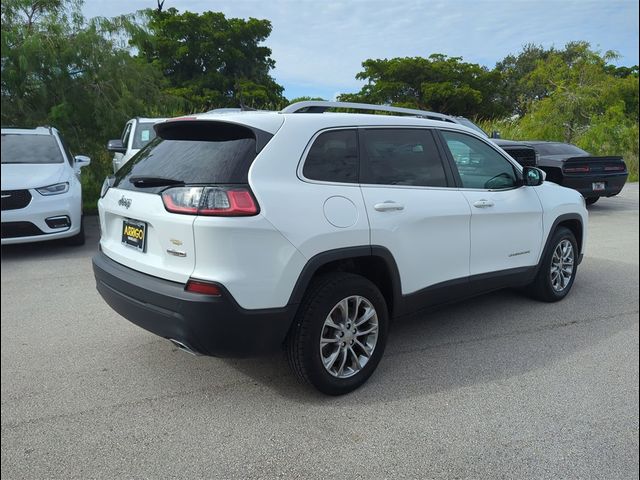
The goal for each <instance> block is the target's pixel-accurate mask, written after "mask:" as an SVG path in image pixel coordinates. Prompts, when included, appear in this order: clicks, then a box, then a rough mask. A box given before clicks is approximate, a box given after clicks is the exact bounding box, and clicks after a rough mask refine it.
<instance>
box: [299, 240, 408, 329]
mask: <svg viewBox="0 0 640 480" xmlns="http://www.w3.org/2000/svg"><path fill="white" fill-rule="evenodd" d="M330 272H349V273H355V274H357V275H362V276H363V277H365V278H367V279H368V280H370V281H371V282H373V283H374V284H375V285H376V287H378V289H379V290H380V292H381V293H382V296H383V297H384V299H385V301H386V302H387V307H388V310H389V317H390V318H392V317H393V316H394V311H395V309H396V308H397V307H398V304H399V300H400V298H401V295H402V293H401V292H402V289H401V284H400V273H399V271H398V266H397V265H396V262H395V259H394V258H393V255H392V254H391V252H390V251H389V250H388V249H387V248H385V247H381V246H377V245H362V246H355V247H345V248H338V249H334V250H329V251H327V252H322V253H319V254H317V255H315V256H314V257H312V258H311V259H309V261H308V262H307V263H306V265H305V266H304V268H303V269H302V272H301V273H300V275H299V276H298V280H297V281H296V284H295V286H294V288H293V291H292V293H291V296H290V297H289V305H292V304H293V305H298V304H300V303H301V302H302V298H303V296H304V294H305V292H306V291H307V288H308V287H309V284H310V283H311V281H312V280H313V279H314V278H315V277H317V276H319V275H323V274H325V273H330Z"/></svg>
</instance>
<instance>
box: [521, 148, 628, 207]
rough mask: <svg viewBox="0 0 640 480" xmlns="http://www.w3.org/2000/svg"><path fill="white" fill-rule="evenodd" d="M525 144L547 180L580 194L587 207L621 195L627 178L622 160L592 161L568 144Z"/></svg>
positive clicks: (614, 157)
mask: <svg viewBox="0 0 640 480" xmlns="http://www.w3.org/2000/svg"><path fill="white" fill-rule="evenodd" d="M526 143H527V144H528V145H531V146H532V147H533V148H534V149H535V150H536V152H537V153H538V165H539V167H540V168H541V169H542V170H544V171H545V172H546V174H547V180H549V181H551V182H555V183H557V184H558V185H563V186H565V187H568V188H573V189H575V190H577V191H579V192H580V193H581V194H582V195H583V196H584V197H585V199H586V202H587V205H591V204H594V203H596V202H597V201H598V199H600V197H612V196H614V195H617V194H618V193H620V191H621V190H622V187H624V184H625V182H626V181H627V177H628V176H629V172H628V171H627V165H626V164H625V162H624V159H623V158H622V157H618V156H613V157H594V156H592V155H591V154H590V153H588V152H585V151H584V150H582V149H581V148H578V147H576V146H575V145H571V144H570V143H561V142H542V141H527V142H526Z"/></svg>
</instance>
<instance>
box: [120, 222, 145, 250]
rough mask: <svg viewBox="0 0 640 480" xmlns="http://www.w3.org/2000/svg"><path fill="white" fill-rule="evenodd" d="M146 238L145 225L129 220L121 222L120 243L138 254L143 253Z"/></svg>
mask: <svg viewBox="0 0 640 480" xmlns="http://www.w3.org/2000/svg"><path fill="white" fill-rule="evenodd" d="M146 237H147V224H146V223H144V222H138V221H136V220H130V219H128V218H126V219H124V220H123V221H122V243H123V245H126V246H128V247H131V248H135V249H136V250H138V251H140V252H144V249H145V244H146Z"/></svg>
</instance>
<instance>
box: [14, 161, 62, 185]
mask: <svg viewBox="0 0 640 480" xmlns="http://www.w3.org/2000/svg"><path fill="white" fill-rule="evenodd" d="M65 170H66V169H65V164H64V163H42V164H27V163H3V164H2V190H22V189H27V188H39V187H46V186H47V185H53V184H54V183H59V182H63V181H65V180H66V178H65Z"/></svg>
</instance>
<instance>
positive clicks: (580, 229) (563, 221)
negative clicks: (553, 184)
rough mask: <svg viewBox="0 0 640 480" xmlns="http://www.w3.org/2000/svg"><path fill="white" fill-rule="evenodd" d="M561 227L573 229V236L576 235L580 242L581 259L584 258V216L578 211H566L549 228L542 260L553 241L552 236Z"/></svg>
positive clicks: (578, 242) (577, 240)
mask: <svg viewBox="0 0 640 480" xmlns="http://www.w3.org/2000/svg"><path fill="white" fill-rule="evenodd" d="M559 227H565V228H568V229H569V230H571V232H572V233H573V236H574V237H576V242H577V244H578V249H579V252H578V253H579V260H578V262H580V259H581V258H582V255H583V250H584V245H583V240H584V225H583V223H582V217H581V216H580V215H579V214H577V213H565V214H563V215H560V216H559V217H558V218H556V219H555V220H554V222H553V224H552V225H551V228H550V229H549V233H548V234H547V238H546V240H545V244H544V248H543V249H542V252H541V254H540V261H542V258H544V255H545V253H546V252H547V250H548V249H549V243H550V242H551V238H552V237H553V234H554V232H555V231H556V230H557V229H558V228H559Z"/></svg>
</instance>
